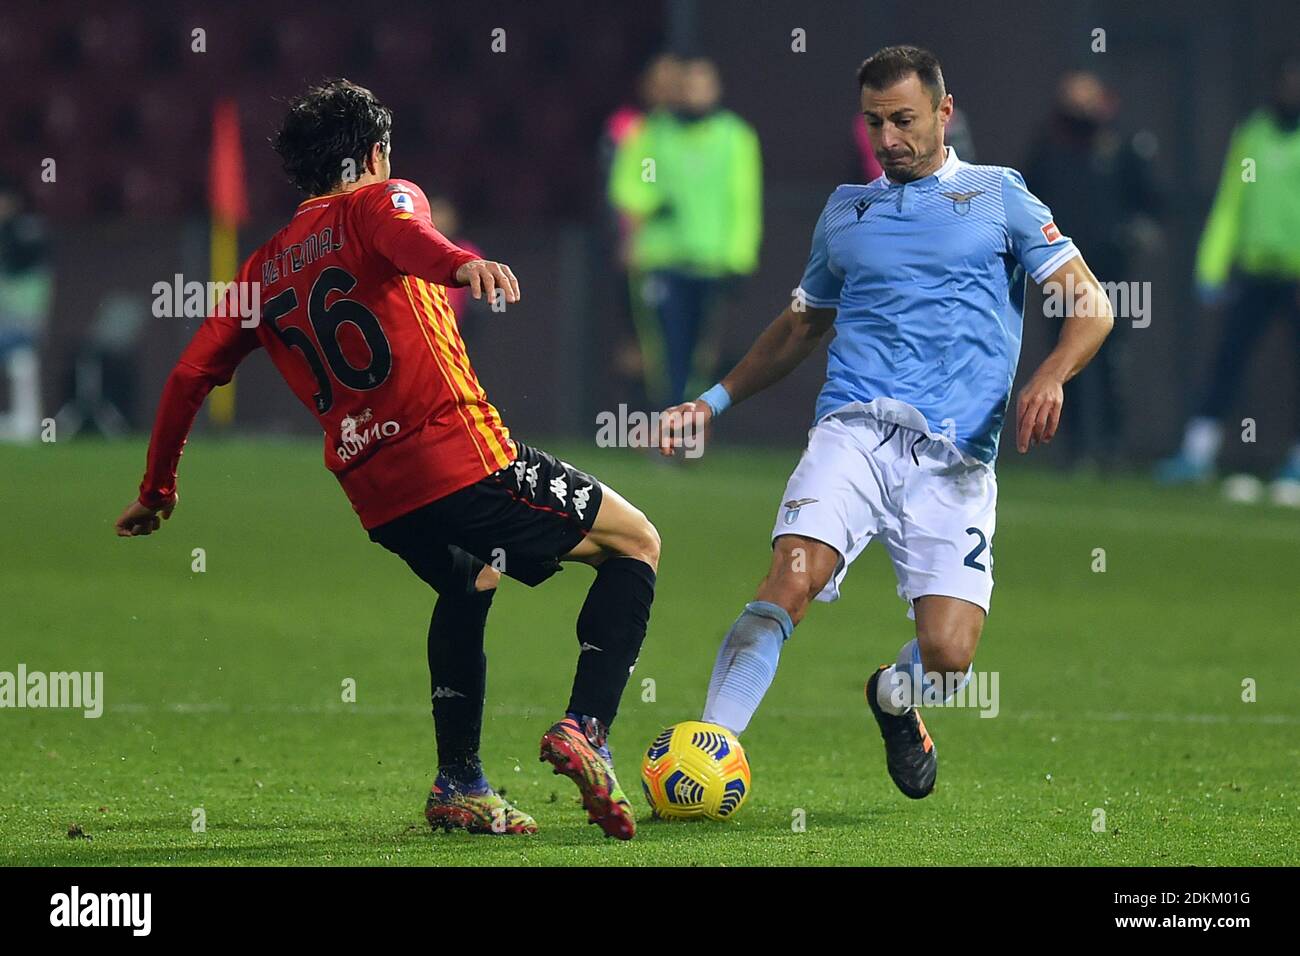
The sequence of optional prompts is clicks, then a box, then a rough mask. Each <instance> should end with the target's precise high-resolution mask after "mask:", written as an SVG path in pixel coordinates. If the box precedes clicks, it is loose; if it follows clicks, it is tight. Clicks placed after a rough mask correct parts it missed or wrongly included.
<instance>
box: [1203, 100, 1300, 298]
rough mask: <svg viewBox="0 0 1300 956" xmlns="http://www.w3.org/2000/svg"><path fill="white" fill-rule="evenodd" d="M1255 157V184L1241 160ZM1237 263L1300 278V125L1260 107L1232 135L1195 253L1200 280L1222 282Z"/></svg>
mask: <svg viewBox="0 0 1300 956" xmlns="http://www.w3.org/2000/svg"><path fill="white" fill-rule="evenodd" d="M1247 159H1251V160H1254V163H1253V166H1254V175H1253V180H1254V181H1253V182H1251V181H1246V180H1245V179H1243V175H1244V170H1245V167H1243V165H1242V164H1243V162H1244V161H1245V160H1247ZM1233 266H1236V267H1237V268H1238V269H1240V270H1241V271H1242V272H1245V273H1249V274H1251V275H1258V276H1275V277H1281V278H1300V129H1295V130H1289V131H1288V130H1284V129H1281V128H1279V127H1278V125H1277V123H1276V121H1275V120H1274V119H1273V114H1272V112H1271V111H1269V110H1267V109H1261V110H1257V111H1256V112H1254V113H1252V114H1251V115H1250V116H1249V117H1248V118H1247V119H1246V121H1245V122H1243V123H1242V124H1241V125H1240V126H1238V127H1237V129H1236V130H1235V131H1234V132H1233V134H1232V141H1231V142H1230V143H1229V145H1228V157H1227V159H1226V161H1225V162H1224V164H1223V175H1222V176H1221V177H1220V179H1219V191H1218V192H1217V193H1216V194H1215V197H1214V205H1213V207H1211V209H1210V218H1209V221H1208V222H1206V224H1205V232H1204V233H1202V234H1201V244H1200V248H1199V249H1198V250H1197V254H1196V280H1197V282H1198V283H1199V284H1200V285H1202V286H1204V287H1206V288H1210V289H1213V288H1217V287H1219V286H1222V285H1223V284H1224V282H1225V281H1226V280H1227V278H1228V274H1229V273H1230V272H1231V271H1232V268H1233Z"/></svg>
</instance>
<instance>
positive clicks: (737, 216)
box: [609, 58, 762, 405]
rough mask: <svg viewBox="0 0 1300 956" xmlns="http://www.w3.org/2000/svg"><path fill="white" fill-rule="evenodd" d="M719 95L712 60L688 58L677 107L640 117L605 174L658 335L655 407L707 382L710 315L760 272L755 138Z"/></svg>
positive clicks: (711, 355) (711, 360)
mask: <svg viewBox="0 0 1300 956" xmlns="http://www.w3.org/2000/svg"><path fill="white" fill-rule="evenodd" d="M721 94H722V86H721V82H720V80H719V77H718V71H717V67H716V66H714V64H713V62H712V61H711V60H707V59H702V58H697V59H691V60H687V61H686V62H685V63H684V64H683V65H682V68H681V86H680V99H679V102H678V104H677V106H676V108H675V109H673V110H671V111H670V110H662V109H661V110H657V111H656V112H655V113H653V114H652V115H650V116H647V117H646V119H645V122H644V123H643V124H642V125H641V128H640V129H639V130H638V131H637V132H635V133H633V134H632V135H631V136H629V137H628V138H627V139H626V140H624V141H623V143H622V144H621V145H620V146H619V148H618V150H617V151H616V153H615V156H614V167H613V170H612V172H611V175H610V181H609V196H610V200H611V201H612V202H613V203H614V205H615V206H616V207H617V208H618V209H619V210H620V211H621V212H622V213H623V214H624V215H625V216H627V217H628V218H629V219H630V221H631V223H632V235H631V242H630V245H629V261H630V267H631V268H632V269H634V270H636V271H637V272H638V273H640V274H643V275H645V276H646V279H645V282H644V284H643V289H644V293H643V294H644V295H645V298H646V301H647V303H648V304H649V305H650V306H651V307H652V308H653V309H654V310H655V312H656V314H657V315H658V318H659V326H660V330H661V331H662V333H663V339H664V356H665V363H666V367H667V379H668V383H667V387H668V392H667V394H664V395H655V394H653V393H652V394H651V396H650V397H651V400H652V401H653V402H654V403H655V404H657V405H663V404H670V405H671V404H676V403H678V402H680V401H681V400H682V399H683V398H684V397H685V395H686V392H687V389H688V385H691V384H692V379H693V378H694V379H696V380H697V383H698V382H702V381H704V380H705V379H708V380H712V377H713V371H714V369H713V367H712V366H713V365H714V364H715V363H716V360H717V351H716V344H715V342H716V330H714V329H711V328H710V327H709V326H710V323H709V317H710V314H711V312H712V310H713V307H714V306H715V305H716V304H717V300H718V298H719V294H720V292H721V291H722V290H723V289H724V288H725V287H726V285H727V283H728V282H729V281H731V280H734V279H735V278H737V277H740V276H745V275H749V274H750V273H752V272H753V271H754V269H755V267H756V266H757V264H758V245H759V240H760V238H761V236H762V157H761V155H760V153H759V144H758V136H757V134H755V132H754V130H753V128H752V127H751V126H750V125H749V124H748V123H746V122H745V121H744V120H743V119H741V118H740V117H739V116H737V115H736V114H735V113H732V112H731V111H729V110H726V109H722V108H721V107H720V106H719V100H720V99H721ZM702 340H707V341H708V345H707V347H705V348H699V346H700V344H701V342H702ZM697 350H698V355H697ZM649 387H650V386H649V383H647V388H649Z"/></svg>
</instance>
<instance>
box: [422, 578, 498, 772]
mask: <svg viewBox="0 0 1300 956" xmlns="http://www.w3.org/2000/svg"><path fill="white" fill-rule="evenodd" d="M470 580H471V587H472V581H473V578H471V579H470ZM495 594H496V590H495V589H493V590H490V591H470V592H468V593H466V592H464V591H460V592H459V593H457V592H456V591H454V590H453V589H448V590H447V593H445V594H442V595H440V596H439V598H438V603H437V604H436V605H435V606H434V608H433V618H432V619H431V620H430V621H429V647H428V651H429V684H430V693H431V697H432V701H433V727H434V736H435V737H436V738H437V741H438V770H439V772H440V773H442V774H443V775H444V776H446V777H447V778H448V779H450V780H452V781H453V782H455V783H473V782H475V781H477V780H478V779H479V777H480V776H481V775H482V773H483V767H482V764H481V763H480V762H479V754H478V748H479V737H480V735H481V734H482V731H483V699H484V696H485V693H486V690H487V655H486V654H484V653H483V630H484V627H485V626H486V624H487V615H488V610H489V609H490V608H491V606H492V598H493V596H494V595H495Z"/></svg>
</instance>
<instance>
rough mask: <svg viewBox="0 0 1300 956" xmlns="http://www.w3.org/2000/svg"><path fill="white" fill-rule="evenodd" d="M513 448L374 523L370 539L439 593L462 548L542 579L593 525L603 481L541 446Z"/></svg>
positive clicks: (519, 575) (521, 575)
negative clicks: (486, 469)
mask: <svg viewBox="0 0 1300 956" xmlns="http://www.w3.org/2000/svg"><path fill="white" fill-rule="evenodd" d="M514 446H515V452H516V454H517V456H518V457H517V458H516V459H515V460H514V462H512V463H511V464H510V465H509V466H507V467H505V468H502V469H501V470H500V471H497V472H493V473H492V474H490V475H488V476H487V477H485V478H481V479H479V480H478V481H476V482H475V483H474V484H472V485H469V486H467V487H465V488H462V489H460V490H459V491H453V492H452V493H451V494H449V495H447V496H445V497H443V498H439V499H438V500H437V501H433V502H430V503H429V504H427V505H424V506H423V507H420V508H416V509H415V510H414V511H409V512H407V513H406V514H404V515H402V516H400V517H398V518H395V519H393V520H392V521H389V522H388V523H386V524H382V525H380V526H379V527H377V528H374V529H372V530H371V531H370V540H371V541H375V542H377V543H379V544H381V545H383V546H384V547H385V548H387V549H388V550H389V551H392V552H393V553H394V554H396V555H398V556H399V557H401V558H402V559H403V560H404V561H406V563H407V564H409V565H410V566H411V569H412V570H413V571H415V573H416V574H418V575H419V576H420V577H421V578H423V579H424V580H425V581H426V582H428V583H429V584H430V585H431V586H432V587H433V588H434V589H435V590H437V591H439V593H441V592H442V591H443V589H444V587H447V586H451V585H450V584H449V583H448V582H449V581H450V577H449V576H450V575H452V574H453V573H454V572H453V567H454V566H455V565H456V561H455V552H456V550H457V549H459V550H461V551H464V552H468V553H469V554H470V555H473V556H474V557H475V558H477V559H478V560H479V561H482V562H483V563H484V564H487V565H490V566H491V567H494V568H496V569H497V570H498V571H500V572H501V573H502V574H505V575H508V576H509V577H512V578H514V579H515V580H516V581H520V582H522V583H524V584H527V585H528V586H529V587H536V586H537V585H538V584H541V583H542V582H543V581H545V580H546V579H547V578H549V577H550V576H551V575H553V574H554V573H555V572H556V571H558V570H560V558H562V557H564V555H566V554H568V553H569V552H570V551H572V550H573V549H574V548H575V547H576V546H577V544H578V542H580V541H581V540H582V539H583V538H584V537H586V535H587V533H588V532H589V531H591V526H592V525H593V524H595V522H596V514H597V512H599V511H600V503H601V498H602V493H601V487H600V482H599V481H597V480H596V479H595V478H593V477H592V476H591V475H589V474H587V473H586V472H584V471H579V470H578V469H577V468H574V467H573V466H572V465H570V464H569V463H568V462H565V461H561V460H560V459H558V458H556V457H555V456H554V455H551V454H548V453H547V452H544V451H542V450H541V449H540V448H532V447H530V446H528V445H525V444H524V443H523V442H521V441H518V440H514ZM471 583H472V582H471ZM457 584H458V585H459V582H457Z"/></svg>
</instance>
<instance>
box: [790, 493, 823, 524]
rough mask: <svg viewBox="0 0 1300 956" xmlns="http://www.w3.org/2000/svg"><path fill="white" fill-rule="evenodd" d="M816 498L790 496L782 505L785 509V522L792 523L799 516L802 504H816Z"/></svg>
mask: <svg viewBox="0 0 1300 956" xmlns="http://www.w3.org/2000/svg"><path fill="white" fill-rule="evenodd" d="M816 503H817V499H816V498H791V499H790V500H789V501H787V502H786V503H785V504H784V505H783V506H782V507H784V508H785V509H786V512H785V523H786V524H794V523H795V521H797V520H798V518H799V512H800V510H802V508H803V506H804V505H811V504H816Z"/></svg>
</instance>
